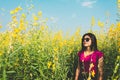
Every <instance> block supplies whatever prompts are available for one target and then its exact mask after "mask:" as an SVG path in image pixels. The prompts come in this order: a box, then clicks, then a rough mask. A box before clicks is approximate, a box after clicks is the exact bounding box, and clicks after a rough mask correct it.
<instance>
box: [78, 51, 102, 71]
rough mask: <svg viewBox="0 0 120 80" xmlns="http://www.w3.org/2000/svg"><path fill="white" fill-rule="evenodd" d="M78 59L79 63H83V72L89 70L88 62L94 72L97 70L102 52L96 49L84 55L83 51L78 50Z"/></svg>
mask: <svg viewBox="0 0 120 80" xmlns="http://www.w3.org/2000/svg"><path fill="white" fill-rule="evenodd" d="M78 56H79V61H80V64H84V70H85V72H87V73H88V72H89V67H90V63H92V64H93V65H94V66H93V67H92V68H91V71H92V70H94V72H95V73H97V71H98V60H99V59H100V58H101V57H103V53H102V52H100V51H98V50H96V51H94V52H93V53H92V54H90V55H88V56H86V57H85V56H84V51H83V52H78ZM82 71H83V70H82Z"/></svg>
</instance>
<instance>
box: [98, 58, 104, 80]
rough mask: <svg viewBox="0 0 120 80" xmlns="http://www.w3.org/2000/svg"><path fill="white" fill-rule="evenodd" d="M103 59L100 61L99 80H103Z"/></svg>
mask: <svg viewBox="0 0 120 80" xmlns="http://www.w3.org/2000/svg"><path fill="white" fill-rule="evenodd" d="M103 63H104V62H103V57H101V58H100V59H99V60H98V72H99V77H98V80H103Z"/></svg>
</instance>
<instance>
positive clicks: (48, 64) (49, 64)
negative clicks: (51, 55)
mask: <svg viewBox="0 0 120 80" xmlns="http://www.w3.org/2000/svg"><path fill="white" fill-rule="evenodd" d="M51 65H52V62H50V61H49V62H48V63H47V66H48V69H49V68H50V66H51Z"/></svg>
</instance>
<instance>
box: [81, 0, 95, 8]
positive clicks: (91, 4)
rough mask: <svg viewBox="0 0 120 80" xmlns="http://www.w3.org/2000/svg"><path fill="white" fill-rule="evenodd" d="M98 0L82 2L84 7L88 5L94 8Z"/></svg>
mask: <svg viewBox="0 0 120 80" xmlns="http://www.w3.org/2000/svg"><path fill="white" fill-rule="evenodd" d="M96 2H97V0H94V1H93V0H87V1H82V2H81V6H83V7H88V8H92V7H93V5H94V4H95V3H96Z"/></svg>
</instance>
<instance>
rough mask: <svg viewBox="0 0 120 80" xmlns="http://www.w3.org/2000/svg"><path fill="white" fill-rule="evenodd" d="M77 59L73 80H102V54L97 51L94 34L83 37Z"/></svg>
mask: <svg viewBox="0 0 120 80" xmlns="http://www.w3.org/2000/svg"><path fill="white" fill-rule="evenodd" d="M78 57H79V58H78V66H77V68H76V75H75V80H103V53H102V52H100V51H99V50H98V49H97V40H96V37H95V35H94V34H92V33H86V34H84V35H83V37H82V49H81V51H79V52H78Z"/></svg>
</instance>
